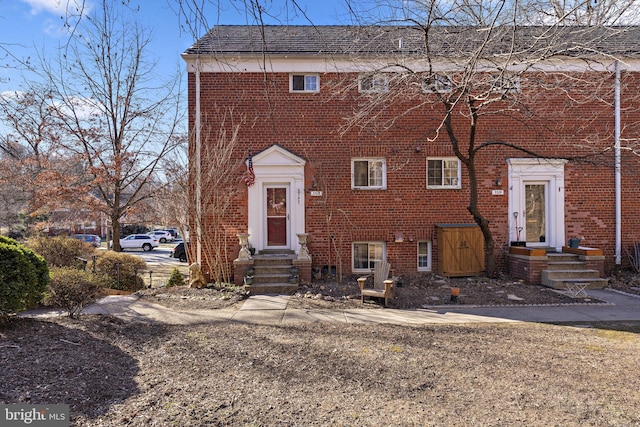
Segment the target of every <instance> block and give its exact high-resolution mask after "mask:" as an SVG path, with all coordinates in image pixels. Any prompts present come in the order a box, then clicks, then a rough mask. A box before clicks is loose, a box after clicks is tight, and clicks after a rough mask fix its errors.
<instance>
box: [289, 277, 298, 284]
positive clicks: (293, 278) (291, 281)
mask: <svg viewBox="0 0 640 427" xmlns="http://www.w3.org/2000/svg"><path fill="white" fill-rule="evenodd" d="M289 283H290V284H292V285H297V284H298V277H297V276H291V277H289Z"/></svg>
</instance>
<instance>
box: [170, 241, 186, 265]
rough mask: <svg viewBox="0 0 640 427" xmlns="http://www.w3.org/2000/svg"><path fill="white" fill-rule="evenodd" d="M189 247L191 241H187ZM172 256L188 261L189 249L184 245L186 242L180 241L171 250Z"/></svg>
mask: <svg viewBox="0 0 640 427" xmlns="http://www.w3.org/2000/svg"><path fill="white" fill-rule="evenodd" d="M187 248H189V243H187ZM171 256H172V257H173V258H178V259H179V260H180V261H181V262H187V251H186V250H185V247H184V242H182V243H178V244H177V245H176V246H175V247H174V248H173V251H172V252H171Z"/></svg>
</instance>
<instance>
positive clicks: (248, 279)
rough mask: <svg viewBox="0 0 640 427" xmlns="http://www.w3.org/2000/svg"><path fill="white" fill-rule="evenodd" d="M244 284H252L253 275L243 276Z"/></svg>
mask: <svg viewBox="0 0 640 427" xmlns="http://www.w3.org/2000/svg"><path fill="white" fill-rule="evenodd" d="M244 284H245V285H251V284H253V277H248V276H247V277H245V278H244Z"/></svg>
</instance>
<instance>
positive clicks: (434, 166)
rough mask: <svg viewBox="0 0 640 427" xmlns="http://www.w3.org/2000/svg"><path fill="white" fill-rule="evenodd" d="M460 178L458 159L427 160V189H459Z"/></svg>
mask: <svg viewBox="0 0 640 427" xmlns="http://www.w3.org/2000/svg"><path fill="white" fill-rule="evenodd" d="M460 176H461V170H460V160H459V159H458V158H456V157H443V158H429V159H427V188H460Z"/></svg>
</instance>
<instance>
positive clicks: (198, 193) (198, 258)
mask: <svg viewBox="0 0 640 427" xmlns="http://www.w3.org/2000/svg"><path fill="white" fill-rule="evenodd" d="M200 121H201V116H200V56H199V55H198V56H197V57H196V117H195V123H194V125H195V128H196V129H195V130H196V261H197V262H198V264H200V265H201V266H202V176H201V174H202V172H201V168H202V162H201V156H202V141H201V135H200Z"/></svg>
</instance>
